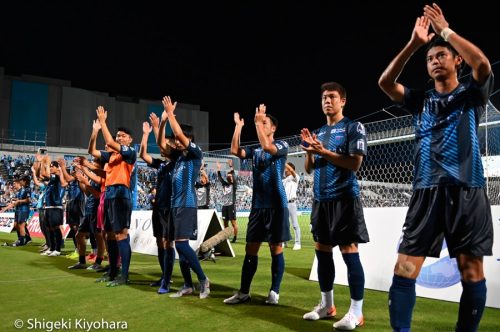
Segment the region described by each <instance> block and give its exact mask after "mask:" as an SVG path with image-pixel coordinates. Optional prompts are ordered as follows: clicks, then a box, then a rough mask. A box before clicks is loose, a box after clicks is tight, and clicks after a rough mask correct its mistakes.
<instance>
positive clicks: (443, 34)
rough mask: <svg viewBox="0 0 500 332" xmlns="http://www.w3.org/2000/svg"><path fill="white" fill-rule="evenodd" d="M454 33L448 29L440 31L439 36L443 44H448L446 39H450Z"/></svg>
mask: <svg viewBox="0 0 500 332" xmlns="http://www.w3.org/2000/svg"><path fill="white" fill-rule="evenodd" d="M454 33H455V31H453V30H451V29H450V28H444V29H443V30H441V33H440V35H441V37H442V38H443V39H444V41H445V42H448V38H450V36H451V35H452V34H454Z"/></svg>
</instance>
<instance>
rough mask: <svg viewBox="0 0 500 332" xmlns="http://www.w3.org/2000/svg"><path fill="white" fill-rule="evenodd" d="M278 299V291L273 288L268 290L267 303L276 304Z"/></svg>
mask: <svg viewBox="0 0 500 332" xmlns="http://www.w3.org/2000/svg"><path fill="white" fill-rule="evenodd" d="M279 300H280V295H279V294H278V293H276V292H275V291H273V290H271V291H269V295H268V296H267V299H266V303H267V304H278V301H279Z"/></svg>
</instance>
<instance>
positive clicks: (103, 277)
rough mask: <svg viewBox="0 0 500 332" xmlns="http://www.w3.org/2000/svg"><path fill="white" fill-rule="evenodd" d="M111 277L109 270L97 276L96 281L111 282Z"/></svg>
mask: <svg viewBox="0 0 500 332" xmlns="http://www.w3.org/2000/svg"><path fill="white" fill-rule="evenodd" d="M112 280H113V279H111V277H110V276H109V272H106V273H104V274H103V275H102V276H101V277H100V278H97V279H96V280H95V282H109V281H112Z"/></svg>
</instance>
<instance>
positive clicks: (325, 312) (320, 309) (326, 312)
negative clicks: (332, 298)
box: [303, 303, 337, 320]
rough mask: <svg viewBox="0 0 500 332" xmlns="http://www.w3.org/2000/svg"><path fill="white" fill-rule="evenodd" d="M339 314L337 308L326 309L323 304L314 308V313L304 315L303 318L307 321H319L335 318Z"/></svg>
mask: <svg viewBox="0 0 500 332" xmlns="http://www.w3.org/2000/svg"><path fill="white" fill-rule="evenodd" d="M336 314H337V309H335V306H331V307H326V306H323V304H322V303H320V304H318V305H317V306H315V307H314V309H313V311H310V312H308V313H306V314H304V316H303V318H304V319H305V320H319V319H324V318H330V317H335V315H336Z"/></svg>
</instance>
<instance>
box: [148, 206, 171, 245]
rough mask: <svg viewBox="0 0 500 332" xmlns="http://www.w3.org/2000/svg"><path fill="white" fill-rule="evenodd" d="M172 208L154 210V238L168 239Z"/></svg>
mask: <svg viewBox="0 0 500 332" xmlns="http://www.w3.org/2000/svg"><path fill="white" fill-rule="evenodd" d="M169 218H170V208H154V209H153V213H152V218H151V222H152V224H153V236H154V237H155V238H157V239H161V238H165V239H168V227H169V223H168V220H169Z"/></svg>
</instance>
